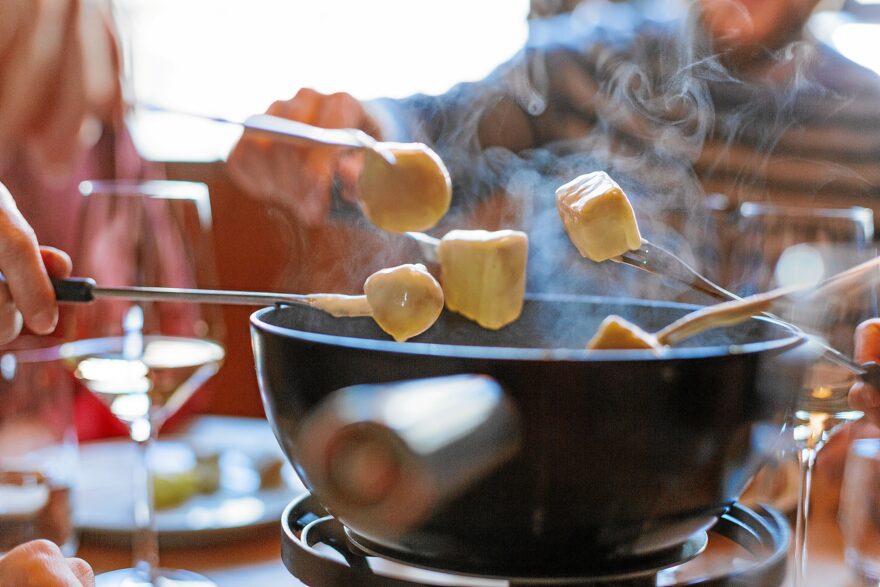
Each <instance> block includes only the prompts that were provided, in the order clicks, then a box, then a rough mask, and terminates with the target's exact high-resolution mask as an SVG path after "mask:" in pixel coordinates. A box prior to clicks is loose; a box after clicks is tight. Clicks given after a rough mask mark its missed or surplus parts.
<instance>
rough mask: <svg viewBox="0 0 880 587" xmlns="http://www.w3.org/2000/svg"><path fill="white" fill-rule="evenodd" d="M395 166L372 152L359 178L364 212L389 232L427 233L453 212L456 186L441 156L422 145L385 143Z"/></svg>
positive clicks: (381, 147)
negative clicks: (453, 193)
mask: <svg viewBox="0 0 880 587" xmlns="http://www.w3.org/2000/svg"><path fill="white" fill-rule="evenodd" d="M378 148H379V149H389V150H390V151H391V153H392V154H393V155H394V157H395V158H396V162H395V163H394V164H393V165H392V164H390V163H388V161H386V160H385V159H383V158H382V156H381V155H380V154H378V153H375V152H373V151H370V150H366V151H365V152H364V157H365V158H364V167H363V170H362V171H361V174H360V177H359V178H358V191H359V198H360V203H361V208H362V209H363V211H364V214H365V215H366V216H367V218H369V219H370V222H372V223H373V224H375V225H376V226H378V227H379V228H381V229H383V230H387V231H389V232H407V231H418V230H427V229H429V228H431V227H432V226H434V225H435V224H437V222H439V221H440V219H441V218H443V216H444V214H446V211H447V210H449V203H450V202H451V201H452V182H451V181H450V179H449V172H448V171H447V170H446V166H444V165H443V161H441V160H440V157H438V156H437V154H436V153H435V152H434V151H432V150H431V149H429V148H428V147H426V146H425V145H423V144H421V143H381V144H380V146H379V147H378Z"/></svg>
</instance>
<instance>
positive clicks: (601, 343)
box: [587, 314, 663, 350]
mask: <svg viewBox="0 0 880 587" xmlns="http://www.w3.org/2000/svg"><path fill="white" fill-rule="evenodd" d="M587 348H588V349H590V350H602V349H605V350H607V349H654V350H659V349H661V348H663V345H662V344H660V342H658V341H657V337H656V336H654V335H653V334H651V333H649V332H645V331H644V330H642V329H641V328H639V327H638V326H636V325H635V324H633V323H632V322H629V321H627V320H624V319H623V318H621V317H620V316H615V315H613V314H612V315H611V316H608V317H607V318H605V320H603V321H602V324H600V325H599V329H598V330H597V331H596V334H594V335H593V338H591V339H590V342H588V343H587Z"/></svg>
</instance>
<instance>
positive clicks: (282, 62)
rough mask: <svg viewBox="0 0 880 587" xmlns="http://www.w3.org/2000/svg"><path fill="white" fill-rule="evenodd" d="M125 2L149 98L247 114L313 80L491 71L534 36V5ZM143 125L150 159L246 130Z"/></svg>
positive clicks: (225, 140)
mask: <svg viewBox="0 0 880 587" xmlns="http://www.w3.org/2000/svg"><path fill="white" fill-rule="evenodd" d="M117 1H118V2H122V3H125V2H126V1H128V4H129V6H131V7H133V8H132V15H133V18H132V22H133V23H134V31H135V33H134V39H135V43H134V53H133V54H134V66H135V67H134V71H135V80H136V83H135V88H136V95H137V97H138V99H139V100H144V101H147V102H150V103H156V104H161V105H165V106H168V107H172V108H177V109H182V110H188V111H197V112H204V113H207V114H215V115H221V116H226V117H230V118H237V119H243V118H244V117H246V116H247V115H249V114H253V113H256V112H262V111H264V110H265V109H266V108H267V107H268V106H269V104H271V103H272V101H274V100H277V99H282V98H290V97H292V96H293V95H294V94H295V93H296V91H297V90H298V89H299V88H300V87H305V86H308V87H313V88H316V89H318V90H320V91H323V92H333V91H347V92H350V93H352V94H354V95H355V96H356V97H358V98H362V99H369V98H374V97H378V96H392V97H402V96H407V95H410V94H413V93H417V92H424V93H429V94H437V93H442V92H444V91H446V90H447V89H448V88H450V87H451V86H452V85H454V84H455V83H457V82H461V81H469V80H478V79H481V78H482V77H484V76H486V75H487V74H488V73H489V72H490V71H491V70H492V69H493V68H495V67H496V66H497V65H499V64H501V63H503V62H504V61H506V60H507V59H509V58H510V57H511V56H512V55H513V54H514V53H515V52H516V51H517V50H518V49H519V48H520V47H522V46H523V44H524V43H525V40H526V37H527V23H526V16H527V14H528V4H529V3H528V0H480V1H478V2H474V1H472V0H321V1H319V2H316V1H313V0H295V1H292V0H248V1H247V2H243V1H241V0H185V1H182V0H150V1H149V2H146V1H138V0H117ZM163 119H164V122H163ZM190 125H192V126H190ZM135 134H136V139H137V142H138V146H139V148H140V150H141V151H142V153H143V154H144V155H145V156H147V157H148V158H159V159H166V160H168V159H172V160H173V159H190V160H192V159H196V160H199V159H216V158H219V157H222V156H224V155H225V153H226V152H227V151H228V148H229V145H231V143H232V141H234V140H235V136H236V134H235V133H233V132H231V131H229V130H228V129H223V128H217V127H214V128H209V127H208V126H206V125H205V124H202V123H186V124H183V126H182V122H181V119H179V118H176V117H174V118H171V117H167V116H163V115H157V114H145V115H143V116H141V117H139V119H138V121H137V125H136V127H135Z"/></svg>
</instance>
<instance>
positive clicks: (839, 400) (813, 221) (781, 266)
mask: <svg viewBox="0 0 880 587" xmlns="http://www.w3.org/2000/svg"><path fill="white" fill-rule="evenodd" d="M737 229H738V239H739V240H738V242H737V243H736V246H735V247H734V249H733V251H732V253H731V255H730V268H731V269H730V273H729V275H730V276H731V277H730V283H728V286H729V287H730V288H732V289H733V290H734V291H736V292H737V293H739V294H740V295H750V294H754V293H757V292H761V291H767V290H768V289H771V288H773V287H780V286H788V285H797V284H803V283H808V284H811V283H818V282H819V281H821V280H823V279H825V278H827V277H829V276H830V275H833V274H835V273H838V272H841V271H843V270H846V269H848V268H850V267H853V266H855V265H857V264H859V263H860V262H862V261H865V260H867V259H869V258H870V257H872V256H874V254H875V252H874V250H873V247H872V240H873V237H874V216H873V211H872V210H870V209H867V208H861V207H850V208H823V207H793V206H780V205H775V204H770V203H758V202H744V203H742V204H741V205H740V207H739V210H738V219H737ZM869 281H872V280H866V283H867V282H869ZM774 313H776V314H777V315H779V316H780V317H782V318H784V319H785V320H788V321H789V322H792V323H794V324H796V325H797V326H798V327H800V328H802V329H803V330H804V331H805V332H806V333H807V334H809V335H811V336H814V337H817V338H819V339H821V340H823V341H824V342H826V343H828V344H830V345H831V346H832V347H834V348H836V349H838V350H840V351H842V352H844V353H847V354H851V353H852V351H853V347H854V345H853V334H854V332H855V329H856V326H857V325H858V324H859V322H861V321H862V320H864V319H866V318H869V317H871V316H876V315H877V303H876V296H875V295H874V291H873V289H872V288H871V287H866V288H864V289H859V291H849V292H846V294H845V295H840V292H835V293H833V294H831V295H826V296H820V295H814V296H810V297H806V298H799V299H797V300H795V301H794V303H791V304H788V305H786V306H782V307H778V308H774ZM805 381H806V384H805V385H804V387H803V389H802V391H801V394H800V395H799V397H798V398H797V401H796V403H795V405H794V406H793V407H792V410H791V413H790V415H789V418H788V422H787V427H788V428H789V430H790V432H791V442H792V444H793V448H794V453H795V454H796V456H797V460H798V466H799V473H800V487H799V496H798V507H797V515H796V524H795V550H794V552H795V570H794V577H793V579H794V581H793V584H794V586H795V587H803V586H804V585H806V580H805V577H806V568H807V524H808V519H809V503H810V486H811V479H812V472H813V466H814V464H815V462H816V456H817V454H818V451H819V450H821V449H822V447H823V446H824V445H825V443H827V441H828V440H829V439H830V438H831V436H832V435H833V434H834V433H835V432H836V431H837V430H838V429H839V428H840V427H841V426H842V425H843V424H845V423H846V422H850V421H853V420H857V419H859V418H861V417H862V413H861V412H859V411H856V410H851V409H850V408H849V406H848V403H847V395H848V392H849V388H850V386H851V385H852V383H853V376H852V374H851V373H849V372H847V371H845V370H843V369H842V368H840V367H837V366H836V365H833V364H831V363H830V362H829V361H828V359H825V358H820V359H818V360H817V361H816V362H815V363H814V364H813V365H811V366H810V367H809V370H808V372H807V374H806V379H805Z"/></svg>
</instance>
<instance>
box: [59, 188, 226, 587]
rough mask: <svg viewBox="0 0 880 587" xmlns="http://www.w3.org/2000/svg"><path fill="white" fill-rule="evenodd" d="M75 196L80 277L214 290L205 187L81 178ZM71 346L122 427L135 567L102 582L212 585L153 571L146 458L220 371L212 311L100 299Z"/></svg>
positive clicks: (83, 316)
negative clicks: (130, 475) (132, 448)
mask: <svg viewBox="0 0 880 587" xmlns="http://www.w3.org/2000/svg"><path fill="white" fill-rule="evenodd" d="M80 191H81V192H82V195H83V197H84V198H85V203H84V206H83V209H82V214H81V217H80V224H79V231H80V233H79V234H80V241H79V246H78V249H77V273H78V274H80V275H84V276H88V277H92V278H94V279H95V280H96V281H97V282H98V284H100V285H105V286H160V287H184V288H212V287H215V286H216V282H215V279H214V277H215V270H214V255H213V244H212V241H211V208H210V200H209V198H208V189H207V186H205V185H204V184H200V183H191V182H174V181H88V182H83V183H82V184H81V186H80ZM75 320H76V325H75V332H76V338H77V340H74V341H73V342H70V343H67V344H65V345H63V346H62V350H61V352H62V355H63V356H64V358H65V361H66V363H67V364H68V366H69V368H70V369H71V370H72V371H73V373H74V375H75V376H76V378H77V379H78V380H79V381H80V382H81V383H82V384H83V385H84V386H85V387H86V388H87V389H88V390H89V391H90V392H91V393H93V394H94V395H95V396H96V397H98V398H99V399H100V400H101V401H102V402H103V403H104V405H105V406H107V408H108V409H109V410H110V412H112V413H113V415H115V416H116V417H117V418H118V419H119V420H120V421H121V422H123V423H124V424H125V425H126V426H127V428H128V431H129V434H130V436H131V439H132V441H134V442H136V443H137V445H138V447H139V448H140V450H139V451H138V454H139V463H138V466H137V467H136V468H135V484H134V487H135V493H136V495H135V499H134V514H135V515H134V519H135V534H134V537H133V549H134V553H133V554H134V565H133V567H132V568H130V569H123V570H119V571H113V572H110V573H106V574H104V575H101V576H99V577H98V581H97V584H98V585H100V586H111V585H139V586H148V585H162V586H166V585H178V584H180V585H183V584H198V585H201V586H206V585H212V583H211V582H210V581H209V580H208V579H206V578H204V577H201V576H199V575H197V574H195V573H191V572H188V571H178V570H171V569H162V568H159V567H158V538H157V532H156V526H155V512H154V503H153V491H152V489H153V488H152V476H151V474H150V470H149V467H148V465H147V463H148V462H149V460H148V454H149V452H150V449H151V446H152V445H153V442H154V441H155V439H156V437H157V435H158V430H159V428H160V427H161V425H162V423H163V422H165V421H166V420H167V419H168V417H170V416H171V415H173V414H174V413H175V412H176V411H177V410H179V409H180V407H181V406H182V405H183V404H184V403H185V402H186V400H187V399H189V397H190V396H191V395H192V394H193V393H194V392H195V391H196V390H198V389H199V387H200V386H201V385H202V384H203V383H204V382H205V381H206V380H208V379H209V378H210V377H212V376H213V375H214V374H215V373H216V372H217V371H218V369H219V368H220V365H221V363H222V361H223V358H224V349H223V346H222V345H221V343H220V341H221V340H222V337H223V328H222V322H221V315H220V314H219V308H218V307H216V306H206V305H199V304H193V303H187V302H130V301H126V300H122V299H101V300H98V301H95V302H93V303H91V304H88V305H85V306H81V307H78V308H77V312H76V316H75Z"/></svg>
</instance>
